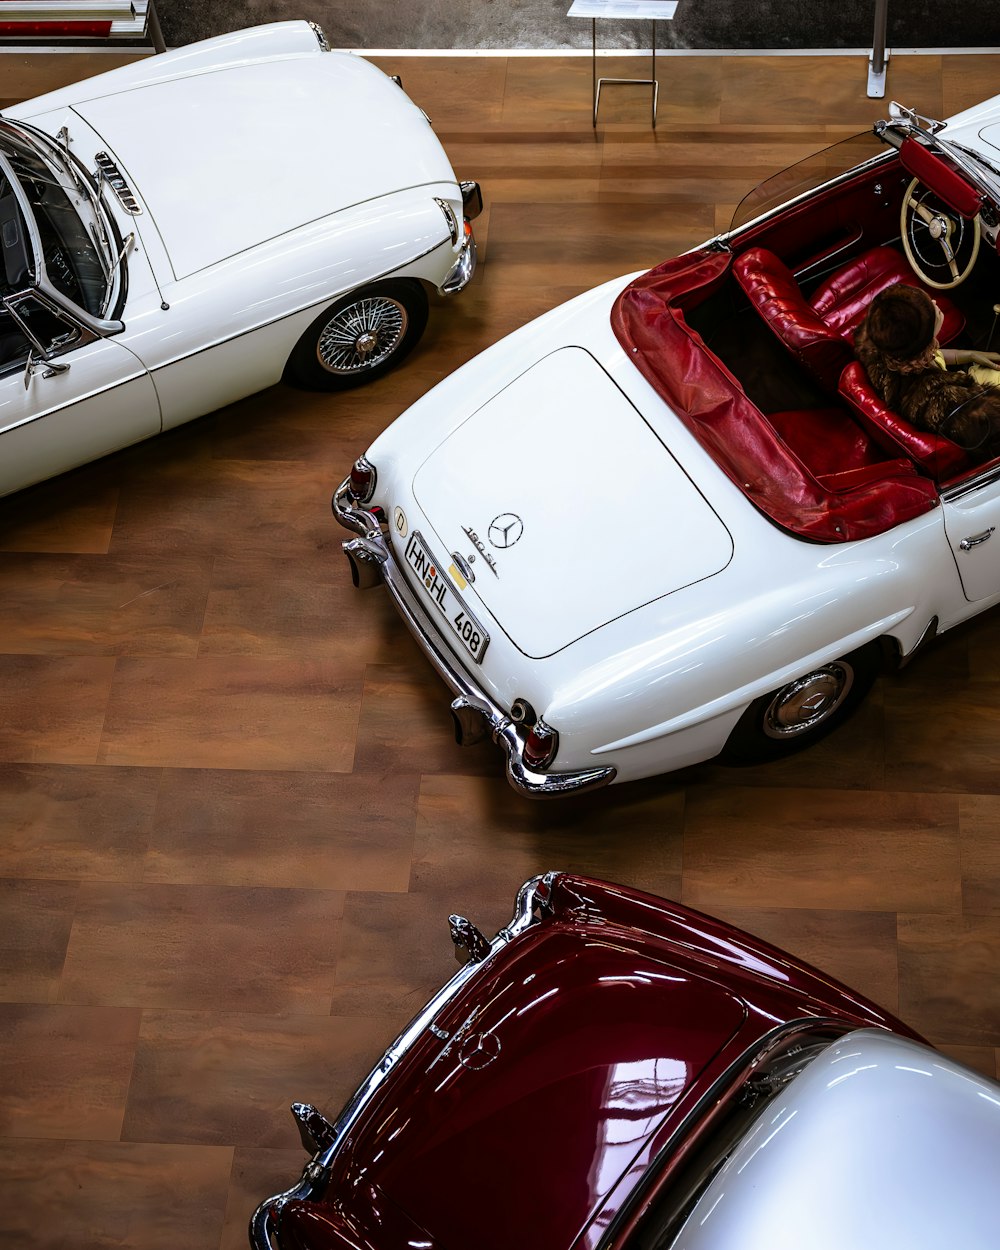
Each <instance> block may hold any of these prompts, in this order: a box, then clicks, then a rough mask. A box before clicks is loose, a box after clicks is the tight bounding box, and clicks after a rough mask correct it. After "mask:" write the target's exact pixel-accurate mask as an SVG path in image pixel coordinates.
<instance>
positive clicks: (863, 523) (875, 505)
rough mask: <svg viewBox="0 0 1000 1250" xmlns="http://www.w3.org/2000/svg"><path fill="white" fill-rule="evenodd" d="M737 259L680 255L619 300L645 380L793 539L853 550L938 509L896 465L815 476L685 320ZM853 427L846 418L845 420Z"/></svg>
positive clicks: (621, 328) (626, 343) (622, 336)
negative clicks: (881, 470) (880, 472)
mask: <svg viewBox="0 0 1000 1250" xmlns="http://www.w3.org/2000/svg"><path fill="white" fill-rule="evenodd" d="M732 260H733V257H732V255H731V253H729V252H721V251H709V250H707V249H705V250H702V251H699V252H693V253H690V254H688V255H686V256H679V257H677V258H676V259H674V260H669V261H666V262H665V263H664V264H662V265H659V266H657V268H656V269H651V270H650V271H649V272H648V273H646V274H643V276H642V277H641V278H637V279H636V280H635V281H634V282H633V283H631V284H630V285H629V286H628V287H627V288H626V289H625V290H624V291H623V292H622V294H621V295H620V296H619V297H618V299H617V301H616V302H615V306H614V308H613V310H612V313H611V325H612V328H613V329H614V332H615V334H616V336H617V338H618V341H619V342H620V343H621V345H622V347H623V348H624V349H625V351H626V352H627V353H628V356H629V358H630V359H631V360H632V361H633V362H634V363H635V365H636V367H637V368H638V369H639V370H640V372H641V373H642V374H643V376H644V377H645V378H646V380H647V381H648V382H649V383H650V384H651V385H652V386H653V387H654V388H655V389H656V391H657V393H658V394H659V395H660V396H661V397H662V398H663V399H664V400H665V401H666V403H668V404H669V405H670V407H671V408H672V409H673V410H674V412H675V413H676V414H677V416H678V417H679V418H680V419H681V420H682V421H683V422H684V424H685V425H686V426H687V428H688V429H689V430H690V431H691V433H692V434H693V435H694V436H695V437H696V438H697V439H698V441H699V442H700V443H701V445H702V446H703V447H704V448H705V450H706V451H708V452H709V454H710V455H711V456H712V457H713V459H714V460H715V462H716V463H717V464H718V466H719V468H720V469H722V471H723V472H724V473H725V474H726V476H727V477H728V478H730V480H731V481H733V482H735V483H736V485H737V486H738V487H739V488H740V490H742V491H743V493H744V494H745V495H746V497H747V498H748V499H749V500H750V502H751V503H753V504H754V505H755V506H756V507H757V508H759V509H760V511H761V512H763V513H764V514H765V515H766V516H768V517H770V519H771V520H772V521H774V522H776V523H777V524H778V525H780V526H781V527H782V528H783V529H786V530H789V531H790V532H791V533H793V534H798V535H800V536H802V537H803V538H808V539H811V540H813V541H815V542H826V543H841V542H848V541H853V540H857V539H861V538H869V537H871V536H872V535H873V534H881V533H884V532H885V531H886V530H888V529H891V528H892V527H893V526H895V525H899V524H900V523H901V522H903V521H908V520H910V519H911V518H912V517H915V516H919V515H920V514H921V513H924V512H927V511H929V510H930V509H931V508H933V507H935V506H936V505H937V502H938V493H937V488H936V487H935V485H934V483H933V482H932V481H930V480H929V479H928V478H926V477H921V476H918V475H917V473H916V471H915V469H914V467H913V465H912V464H909V463H905V462H902V461H899V460H892V461H887V462H886V464H885V475H884V476H876V477H875V478H874V480H869V479H870V478H871V474H870V473H867V474H861V475H858V474H856V473H852V472H848V473H844V474H839V475H838V474H820V475H819V476H817V475H815V474H814V473H813V472H812V471H811V470H810V468H809V466H808V465H807V464H806V463H804V461H803V460H802V459H801V458H800V457H799V456H798V455H796V454H795V452H794V451H793V450H792V449H791V448H790V447H789V445H788V443H787V442H786V441H785V440H784V439H783V438H782V437H781V435H780V434H779V433H778V431H777V430H776V429H775V427H774V425H772V424H771V422H770V421H769V420H768V419H767V417H766V416H765V415H764V414H763V413H762V412H761V411H760V409H759V408H758V407H757V406H756V405H755V404H754V403H753V402H752V401H751V400H750V399H749V398H748V397H747V395H746V394H745V392H744V391H743V388H742V386H741V385H740V383H739V381H738V380H737V379H736V378H735V377H734V376H733V374H731V373H730V372H729V370H728V369H727V368H726V366H725V365H724V364H723V363H722V361H721V360H720V359H719V358H718V357H717V356H715V355H714V354H713V353H712V352H711V351H710V350H709V348H708V347H707V346H706V345H705V343H704V341H703V340H702V338H701V336H700V335H699V334H698V333H697V332H696V331H695V330H693V329H692V328H691V326H689V325H688V323H687V321H686V319H685V316H684V313H685V309H686V308H690V307H694V306H696V305H697V304H698V303H700V302H701V300H703V299H705V298H706V297H707V296H708V295H710V294H712V292H713V291H716V290H718V288H719V287H720V286H721V285H722V283H723V282H724V281H725V280H726V278H727V276H728V274H729V269H730V266H731V264H732ZM851 420H852V418H851V417H850V415H849V414H848V412H847V411H846V409H845V410H844V421H845V422H850V421H851ZM859 476H860V477H861V479H862V480H860V481H859V480H858V478H859ZM821 479H822V480H821Z"/></svg>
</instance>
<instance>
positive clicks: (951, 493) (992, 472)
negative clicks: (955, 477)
mask: <svg viewBox="0 0 1000 1250" xmlns="http://www.w3.org/2000/svg"><path fill="white" fill-rule="evenodd" d="M998 480H1000V464H997V463H996V462H993V463H992V464H989V465H987V466H986V468H985V469H980V470H979V472H978V473H974V474H973V475H972V477H967V478H963V480H962V481H961V482H956V483H955V484H954V485H953V486H946V487H944V489H943V490H942V491H941V502H942V503H954V502H955V501H956V500H957V499H963V498H964V497H965V496H966V495H971V494H972V493H973V491H977V490H979V489H980V488H981V487H983V486H992V485H993V483H994V482H996V481H998Z"/></svg>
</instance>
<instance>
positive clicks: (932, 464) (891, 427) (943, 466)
mask: <svg viewBox="0 0 1000 1250" xmlns="http://www.w3.org/2000/svg"><path fill="white" fill-rule="evenodd" d="M839 389H840V393H841V395H843V397H844V399H846V400H847V402H848V404H849V405H850V407H851V410H852V411H853V412H854V413H855V414H856V416H857V418H858V420H859V421H860V422H861V424H862V426H864V428H865V429H866V430H868V432H869V433H870V434H871V436H872V438H873V439H875V440H876V442H878V444H879V446H880V447H882V448H884V449H885V451H887V452H888V453H889V454H890V455H892V456H898V455H899V454H900V453H901V452H902V454H903V455H905V456H908V457H909V458H910V459H911V460H912V461H913V462H914V464H916V466H917V467H918V468H919V469H920V470H921V472H923V473H925V474H926V475H927V476H928V477H930V478H933V479H934V481H935V482H942V481H947V480H948V478H952V477H956V476H957V475H958V474H960V473H964V472H966V471H967V470H969V469H970V468H971V467H972V465H973V464H974V461H973V460H972V458H971V456H970V455H969V453H968V452H966V451H965V450H963V448H961V447H959V445H958V444H957V443H953V442H952V441H951V439H950V438H943V437H942V436H941V435H940V434H932V433H931V432H930V431H929V430H918V429H917V427H916V426H915V425H911V424H910V422H909V421H906V420H904V419H903V418H902V417H901V416H899V414H898V413H895V412H893V411H892V409H891V408H887V407H886V406H885V404H884V403H883V402H882V400H881V399H880V398H879V396H878V394H877V392H876V391H875V389H874V388H873V386H872V384H871V382H869V381H868V374H867V373H865V370H864V366H863V365H862V364H860V363H859V362H858V361H856V360H855V361H853V362H852V363H851V364H849V365H848V366H847V368H846V369H845V370H844V372H843V374H842V376H841V379H840V387H839Z"/></svg>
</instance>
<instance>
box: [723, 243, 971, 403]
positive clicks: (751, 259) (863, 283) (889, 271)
mask: <svg viewBox="0 0 1000 1250" xmlns="http://www.w3.org/2000/svg"><path fill="white" fill-rule="evenodd" d="M733 274H734V275H735V277H736V280H737V282H738V283H739V284H740V286H741V287H742V288H743V291H744V292H745V293H746V296H747V298H748V299H749V300H750V303H751V304H752V305H753V307H754V308H756V309H757V311H758V312H759V313H760V315H761V317H763V319H764V320H765V321H766V322H767V324H768V325H769V326H770V327H771V329H772V330H773V331H774V333H775V334H776V335H777V336H778V338H779V339H780V340H781V341H782V343H784V345H785V346H786V347H787V348H788V350H789V351H790V352H791V353H792V355H793V356H795V357H796V359H798V360H799V361H800V363H801V364H803V365H804V366H805V367H806V368H807V369H808V370H809V371H810V372H811V373H812V374H814V375H815V376H816V377H817V378H818V379H819V381H820V382H822V384H823V385H824V386H826V387H827V389H828V390H831V391H835V390H836V389H837V385H838V382H839V380H840V374H841V371H842V370H843V368H844V366H845V365H846V364H847V363H848V362H849V361H850V360H852V359H853V358H854V331H855V330H856V329H857V327H858V325H859V324H860V322H861V320H862V319H863V317H864V315H865V311H866V310H867V308H868V304H869V302H870V301H871V299H872V297H873V296H874V295H877V294H878V292H879V291H883V290H885V288H886V287H888V286H892V285H893V284H894V283H896V282H903V283H905V284H906V285H907V286H915V287H921V289H926V288H924V287H923V284H922V283H921V282H920V281H919V280H918V279H917V278H916V277H914V275H913V272H912V271H911V270H910V268H909V266H908V265H907V263H906V260H905V258H904V257H903V256H901V255H900V254H899V253H898V252H896V251H894V250H893V248H891V247H876V248H872V249H870V250H869V251H867V252H864V253H863V254H862V255H861V256H858V257H856V258H855V259H854V260H852V261H851V262H850V263H849V264H847V265H844V266H843V268H841V269H838V270H837V272H836V273H834V274H832V275H831V276H830V277H829V278H827V279H825V281H824V282H822V283H821V284H820V286H819V287H818V288H817V289H816V291H815V292H814V293H813V295H812V296H811V298H809V299H806V297H805V295H803V293H802V290H801V288H800V287H799V284H798V282H797V281H796V280H795V275H794V274H793V273H792V271H791V270H790V269H789V268H788V266H787V265H786V264H785V263H784V262H783V261H782V260H780V259H779V258H778V257H777V256H776V255H775V254H774V253H773V252H770V251H768V250H767V248H763V247H752V248H750V249H749V250H748V251H746V252H744V253H743V254H742V255H741V256H739V257H737V259H736V260H735V261H734V262H733ZM928 294H931V295H932V297H933V298H934V299H935V300H936V301H937V303H938V306H939V307H940V309H941V311H942V313H943V314H944V318H945V320H944V325H943V326H942V329H941V335H940V341H941V342H942V343H948V342H951V340H952V339H954V338H955V336H956V335H958V334H959V333H961V331H962V329H963V328H964V326H965V318H964V317H963V315H962V313H961V312H960V311H959V310H958V309H957V308H956V307H955V305H954V304H953V303H952V302H951V300H949V299H947V298H946V297H945V296H943V295H941V294H940V292H937V291H934V292H928Z"/></svg>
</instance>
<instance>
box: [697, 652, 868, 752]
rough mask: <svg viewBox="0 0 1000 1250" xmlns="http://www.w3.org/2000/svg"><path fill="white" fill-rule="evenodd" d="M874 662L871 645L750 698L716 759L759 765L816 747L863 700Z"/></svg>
mask: <svg viewBox="0 0 1000 1250" xmlns="http://www.w3.org/2000/svg"><path fill="white" fill-rule="evenodd" d="M880 663H881V654H880V651H879V646H878V643H875V642H871V643H868V645H867V646H864V647H860V648H859V649H858V650H857V651H852V652H851V654H850V655H846V656H844V658H843V659H841V660H834V661H833V662H832V663H830V664H823V665H821V666H820V667H819V668H815V669H813V670H812V671H811V672H808V673H805V674H803V676H801V677H797V678H796V679H795V680H794V681H790V682H788V683H787V684H786V685H784V686H781V687H780V688H779V689H778V690H772V691H771V693H770V694H765V695H763V696H762V697H761V698H759V699H755V700H754V702H753V703H751V704H750V706H749V707H748V708H747V710H746V711H745V712H744V713H743V715H742V716H741V717H740V719H739V721H738V722H737V724H736V727H735V729H734V730H733V731H732V733H731V734H730V735H729V740H728V742H727V743H726V745H725V748H724V750H723V752H722V755H721V756H720V759H721V760H722V761H723V763H727V764H760V763H763V762H765V761H767V760H772V759H777V758H780V757H781V756H783V755H791V754H793V753H794V752H795V751H801V750H802V749H803V748H804V747H807V746H811V745H812V744H813V743H814V742H818V741H819V739H820V738H824V737H825V736H826V735H827V734H828V733H830V732H831V730H834V729H836V728H837V726H838V725H840V724H841V723H842V722H843V721H845V720H846V719H847V718H848V717H849V716H850V715H851V713H852V712H853V711H854V709H855V708H856V707H857V706H858V704H859V703H860V702H861V701H862V699H864V697H865V695H866V694H867V693H868V691H869V690H870V689H871V687H872V684H873V682H874V681H875V678H876V677H877V676H878V672H879V667H880Z"/></svg>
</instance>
